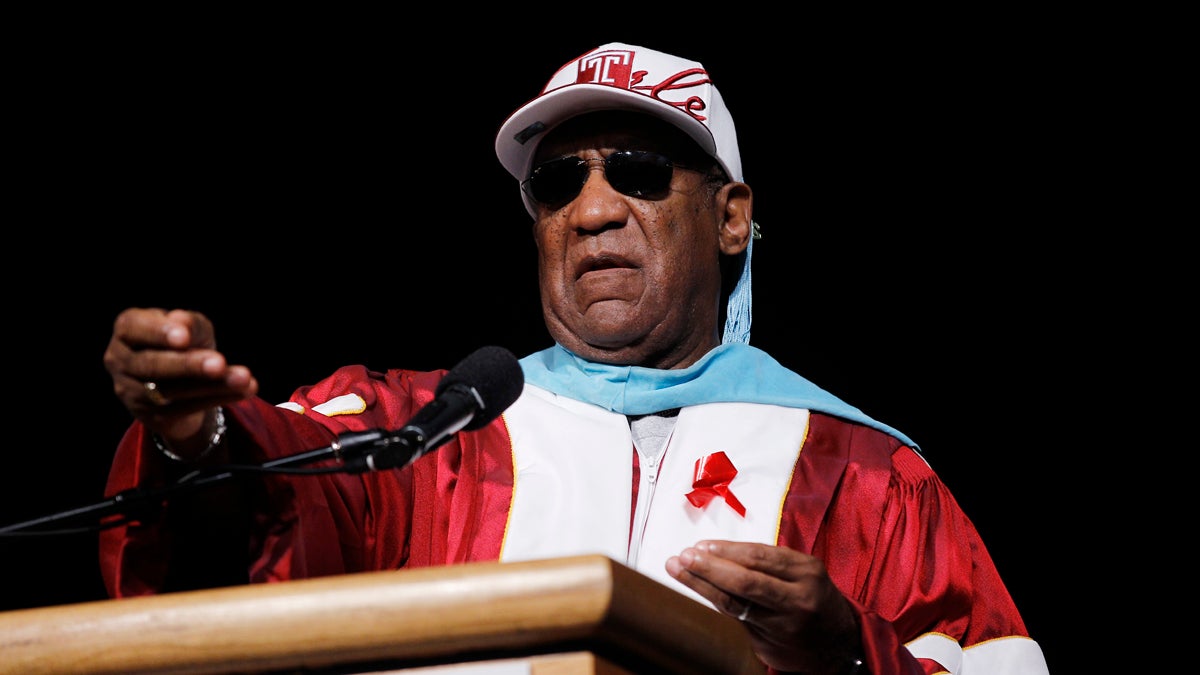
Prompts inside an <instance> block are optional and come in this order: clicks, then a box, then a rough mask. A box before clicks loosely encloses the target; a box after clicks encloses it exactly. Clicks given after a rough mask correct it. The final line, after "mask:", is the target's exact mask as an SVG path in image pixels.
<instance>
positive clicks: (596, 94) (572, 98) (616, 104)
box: [496, 84, 716, 181]
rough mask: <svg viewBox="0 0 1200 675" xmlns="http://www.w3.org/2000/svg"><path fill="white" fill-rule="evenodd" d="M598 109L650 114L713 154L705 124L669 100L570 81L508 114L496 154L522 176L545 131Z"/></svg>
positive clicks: (497, 138) (710, 139) (711, 142)
mask: <svg viewBox="0 0 1200 675" xmlns="http://www.w3.org/2000/svg"><path fill="white" fill-rule="evenodd" d="M600 110H632V111H636V112H642V113H646V114H648V115H653V116H654V117H657V118H659V119H661V120H664V121H666V122H669V123H670V124H672V125H674V126H676V127H678V128H679V129H681V130H682V131H683V132H684V133H686V134H687V135H688V136H689V137H691V139H692V140H693V141H695V142H696V144H697V145H699V146H700V147H701V149H703V150H704V151H705V152H706V153H708V154H710V155H714V156H715V155H716V141H715V140H714V139H713V136H712V133H711V132H710V131H709V130H708V127H706V126H704V124H703V123H701V122H700V121H699V120H697V119H695V118H694V117H692V116H691V115H689V114H688V113H686V112H683V111H682V110H679V109H678V108H675V107H674V106H672V105H671V104H669V103H664V102H662V101H658V100H655V99H652V98H650V97H648V96H645V95H643V94H635V93H633V92H630V91H627V90H625V89H617V88H615V87H610V86H607V85H602V84H571V85H567V86H565V87H560V88H558V89H555V90H554V91H552V92H549V93H547V94H543V95H542V96H539V97H537V98H536V99H534V100H532V101H530V102H529V103H526V104H525V105H524V106H522V107H521V108H520V109H518V110H517V111H516V112H514V113H513V114H512V115H510V116H509V117H508V119H507V120H505V121H504V124H502V125H501V126H500V131H499V133H498V134H496V156H497V157H499V159H500V164H502V165H503V166H504V168H505V170H507V171H508V172H509V173H510V174H512V176H513V177H514V178H516V179H517V180H518V181H522V180H525V178H527V177H528V176H529V170H530V167H531V165H532V163H533V153H534V151H535V150H537V146H538V143H540V142H541V140H542V138H543V137H544V136H545V134H546V132H547V131H550V130H551V129H553V128H554V127H556V126H558V125H559V124H562V123H563V122H565V121H567V120H568V119H571V118H572V117H576V116H577V115H581V114H583V113H588V112H596V111H600ZM537 123H541V125H542V128H541V129H539V130H538V131H537V132H536V133H533V134H530V135H529V137H528V138H525V139H524V141H525V142H524V143H522V142H520V141H518V140H517V136H518V135H524V132H525V130H526V129H528V128H529V127H530V125H533V124H537Z"/></svg>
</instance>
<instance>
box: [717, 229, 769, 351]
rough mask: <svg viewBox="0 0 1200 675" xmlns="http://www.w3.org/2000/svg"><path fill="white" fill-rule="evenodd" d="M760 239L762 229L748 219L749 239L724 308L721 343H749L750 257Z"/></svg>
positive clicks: (750, 303) (751, 300)
mask: <svg viewBox="0 0 1200 675" xmlns="http://www.w3.org/2000/svg"><path fill="white" fill-rule="evenodd" d="M755 239H762V231H761V230H759V227H758V223H756V222H754V221H750V241H749V242H748V243H747V244H746V261H745V262H744V263H743V264H742V276H741V277H740V278H739V279H738V281H737V285H735V286H734V287H733V292H732V293H730V294H729V304H728V305H727V306H726V310H725V334H724V335H723V336H722V337H721V344H730V343H736V342H740V343H742V344H750V322H751V320H752V312H751V305H752V302H753V296H752V294H751V291H750V258H751V256H752V254H753V253H754V240H755Z"/></svg>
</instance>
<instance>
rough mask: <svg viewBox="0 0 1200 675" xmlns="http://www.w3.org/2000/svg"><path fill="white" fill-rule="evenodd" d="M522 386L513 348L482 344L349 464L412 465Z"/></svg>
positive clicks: (487, 418)
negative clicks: (404, 418) (411, 411)
mask: <svg viewBox="0 0 1200 675" xmlns="http://www.w3.org/2000/svg"><path fill="white" fill-rule="evenodd" d="M524 386H525V374H524V373H523V372H521V364H520V363H518V362H517V357H515V356H513V355H512V352H510V351H508V350H507V349H504V348H503V347H482V348H480V349H478V350H476V351H475V352H473V353H472V354H470V355H469V356H467V357H466V358H465V359H463V360H462V361H460V362H459V363H458V364H457V365H456V366H454V367H453V368H451V369H450V370H449V372H447V373H446V375H445V377H443V378H442V381H441V382H439V383H438V386H437V389H435V390H434V395H433V400H432V401H430V402H429V403H427V404H426V405H425V406H424V407H422V408H421V409H420V410H418V411H417V414H415V415H413V417H412V419H411V420H409V421H408V423H407V424H405V425H404V427H403V428H401V429H400V430H399V431H397V432H395V434H394V435H393V436H392V437H391V438H389V439H385V440H383V442H382V443H380V442H379V440H380V439H379V438H378V437H377V438H375V439H374V440H375V443H374V444H375V445H376V446H378V449H377V450H375V451H374V452H372V453H370V454H368V455H366V457H365V458H358V460H359V461H358V462H355V466H354V467H351V468H352V469H354V468H359V466H360V464H359V463H360V462H362V463H365V467H362V468H365V469H369V470H371V471H379V470H382V469H391V468H395V467H402V466H408V465H409V464H411V463H412V462H414V461H416V460H417V459H419V458H420V457H421V456H422V455H424V454H425V453H427V452H429V451H430V450H433V449H435V448H437V447H439V446H441V445H442V444H443V443H445V442H446V441H448V440H450V437H451V436H453V435H454V434H456V433H458V432H459V431H461V430H466V431H474V430H476V429H482V428H483V427H485V426H487V425H488V423H490V422H491V421H492V420H494V419H496V418H497V417H499V416H500V413H502V412H504V410H505V409H507V408H508V407H509V406H510V405H512V404H513V402H514V401H516V400H517V397H518V396H520V395H521V389H522V388H523V387H524ZM368 433H371V432H368Z"/></svg>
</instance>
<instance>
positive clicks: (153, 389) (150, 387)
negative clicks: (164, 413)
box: [142, 382, 170, 405]
mask: <svg viewBox="0 0 1200 675" xmlns="http://www.w3.org/2000/svg"><path fill="white" fill-rule="evenodd" d="M142 387H144V388H145V389H146V398H148V399H150V403H152V404H154V405H166V404H168V403H170V401H168V400H167V397H166V396H163V393H162V390H160V389H159V388H158V383H157V382H144V383H142Z"/></svg>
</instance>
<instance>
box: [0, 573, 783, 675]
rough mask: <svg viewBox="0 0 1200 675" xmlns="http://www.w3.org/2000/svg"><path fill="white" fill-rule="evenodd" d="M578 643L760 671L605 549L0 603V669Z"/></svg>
mask: <svg viewBox="0 0 1200 675" xmlns="http://www.w3.org/2000/svg"><path fill="white" fill-rule="evenodd" d="M568 652H589V653H591V654H595V655H596V656H598V657H600V658H601V659H603V660H604V661H605V662H609V663H612V664H615V665H616V666H618V667H619V670H617V671H615V672H622V670H621V669H623V671H626V672H630V673H665V674H671V673H680V674H682V673H714V674H730V675H756V674H757V675H761V674H762V673H765V672H766V670H765V668H764V667H763V665H762V664H761V662H759V661H758V659H757V657H755V655H754V653H753V651H752V650H751V647H750V639H749V636H748V635H747V634H746V631H745V629H744V628H743V627H742V626H741V625H740V624H739V623H738V622H737V621H735V620H734V619H731V618H730V617H728V616H725V615H724V614H721V613H719V612H715V611H713V610H712V609H711V608H709V607H707V606H705V605H702V604H700V603H698V602H696V601H694V600H692V599H691V598H689V597H687V596H685V595H683V594H682V593H678V592H676V591H674V590H672V589H670V588H667V587H666V586H664V585H662V584H660V583H658V582H656V581H654V580H652V579H650V578H648V577H646V576H643V575H641V574H639V573H637V572H635V571H633V570H632V569H630V568H628V567H625V566H624V565H621V564H619V563H617V562H614V561H613V560H611V559H609V558H606V557H603V556H599V555H588V556H577V557H568V558H556V559H550V560H538V561H530V562H518V563H467V564H462V565H451V566H446V567H431V568H424V569H412V570H397V571H390V572H366V573H361V574H348V575H341V576H335V577H323V578H318V579H304V580H296V581H288V582H282V583H271V584H253V585H248V586H235V587H228V588H218V589H210V590H203V591H189V592H181V593H166V594H161V595H155V596H146V597H138V598H125V599H114V600H101V601H96V602H87V603H79V604H73V605H61V606H53V607H40V608H33V609H21V610H16V611H10V612H0V673H14V674H15V673H21V674H22V675H30V674H36V673H79V674H91V673H122V674H135V673H265V672H295V670H296V669H302V670H303V672H306V673H313V672H321V671H322V669H325V670H326V671H327V672H337V673H350V672H364V669H365V668H372V669H379V668H380V667H384V668H388V669H391V670H398V669H404V668H416V667H429V666H433V665H437V664H464V663H471V662H479V661H481V660H488V659H504V658H526V657H532V656H539V655H547V654H556V653H568Z"/></svg>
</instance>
